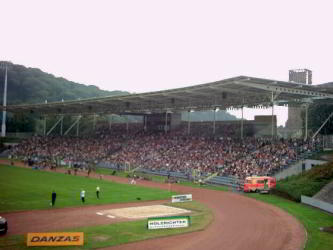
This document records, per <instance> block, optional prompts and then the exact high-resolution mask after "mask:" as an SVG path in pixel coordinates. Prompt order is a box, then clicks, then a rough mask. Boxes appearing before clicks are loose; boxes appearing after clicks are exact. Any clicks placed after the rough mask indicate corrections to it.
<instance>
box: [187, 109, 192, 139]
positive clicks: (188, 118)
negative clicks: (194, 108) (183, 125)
mask: <svg viewBox="0 0 333 250" xmlns="http://www.w3.org/2000/svg"><path fill="white" fill-rule="evenodd" d="M190 114H191V110H190V109H189V110H188V112H187V134H188V135H190V129H191V121H190Z"/></svg>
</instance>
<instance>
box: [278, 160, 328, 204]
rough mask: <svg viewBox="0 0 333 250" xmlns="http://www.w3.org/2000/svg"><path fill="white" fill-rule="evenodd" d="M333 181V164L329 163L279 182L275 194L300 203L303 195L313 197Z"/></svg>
mask: <svg viewBox="0 0 333 250" xmlns="http://www.w3.org/2000/svg"><path fill="white" fill-rule="evenodd" d="M332 180H333V163H328V164H324V165H319V166H315V167H314V168H312V169H311V170H309V171H307V172H305V173H302V174H299V175H296V176H290V177H288V178H286V179H284V180H281V181H278V182H277V184H276V189H275V190H274V191H273V192H274V193H275V194H277V195H279V196H282V197H285V198H288V199H291V200H294V201H298V202H300V201H301V195H306V196H310V197H312V196H313V195H315V194H316V193H318V192H319V191H320V190H321V189H322V188H323V187H324V186H325V185H326V184H328V183H329V182H330V181H332Z"/></svg>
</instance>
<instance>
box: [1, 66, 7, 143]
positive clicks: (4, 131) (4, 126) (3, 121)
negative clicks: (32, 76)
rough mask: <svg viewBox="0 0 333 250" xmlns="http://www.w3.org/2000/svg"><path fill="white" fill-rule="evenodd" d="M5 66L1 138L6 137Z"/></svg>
mask: <svg viewBox="0 0 333 250" xmlns="http://www.w3.org/2000/svg"><path fill="white" fill-rule="evenodd" d="M4 66H5V84H4V90H3V110H2V125H1V137H5V136H6V115H7V112H6V107H7V63H6V62H5V63H4Z"/></svg>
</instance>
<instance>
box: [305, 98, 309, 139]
mask: <svg viewBox="0 0 333 250" xmlns="http://www.w3.org/2000/svg"><path fill="white" fill-rule="evenodd" d="M308 111H309V104H305V134H304V141H306V140H307V139H308V122H309V117H308Z"/></svg>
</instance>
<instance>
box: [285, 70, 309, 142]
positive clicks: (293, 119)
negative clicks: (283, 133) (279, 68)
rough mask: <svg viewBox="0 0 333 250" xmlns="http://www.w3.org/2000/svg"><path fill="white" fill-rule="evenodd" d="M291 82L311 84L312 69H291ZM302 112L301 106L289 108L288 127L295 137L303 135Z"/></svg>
mask: <svg viewBox="0 0 333 250" xmlns="http://www.w3.org/2000/svg"><path fill="white" fill-rule="evenodd" d="M289 82H294V83H302V84H305V85H311V84H312V71H311V70H308V69H293V70H289ZM301 113H302V108H301V107H289V108H288V121H287V124H286V127H287V129H288V130H289V134H290V135H291V136H293V137H300V136H302V128H303V123H302V116H301Z"/></svg>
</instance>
